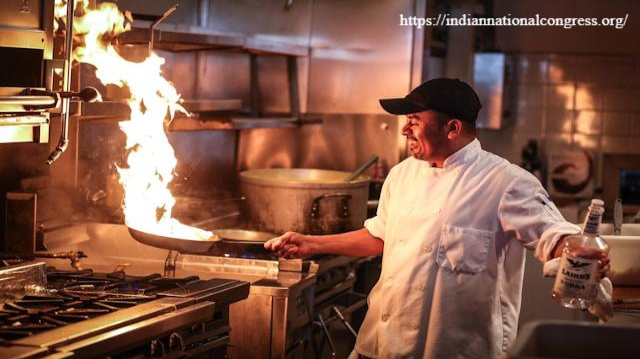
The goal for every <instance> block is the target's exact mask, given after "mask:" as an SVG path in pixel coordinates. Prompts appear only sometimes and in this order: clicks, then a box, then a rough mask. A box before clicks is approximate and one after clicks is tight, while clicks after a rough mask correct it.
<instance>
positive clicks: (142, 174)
mask: <svg viewBox="0 0 640 359" xmlns="http://www.w3.org/2000/svg"><path fill="white" fill-rule="evenodd" d="M81 6H83V8H82V9H83V10H82V12H83V15H82V16H77V17H74V24H73V25H74V26H73V28H74V36H76V37H80V38H81V42H82V43H83V45H82V46H78V47H76V48H75V50H74V53H73V57H74V60H76V61H78V62H83V63H87V64H91V65H93V66H95V67H96V76H97V78H98V79H99V80H100V81H101V82H102V83H103V84H105V85H108V84H111V85H116V86H120V87H123V86H126V87H127V88H128V89H129V91H130V93H131V97H130V99H129V107H130V108H131V115H130V118H129V120H128V121H122V122H120V123H119V124H120V129H121V130H122V131H123V132H124V133H125V134H126V136H127V142H126V148H127V150H128V151H129V156H128V158H127V164H128V166H129V167H128V168H118V173H119V174H120V183H121V184H122V186H123V188H124V206H123V209H124V215H125V222H126V224H127V226H129V227H132V228H135V229H137V230H141V231H144V232H147V233H153V234H157V235H162V236H168V237H174V238H183V239H194V240H206V239H208V238H210V237H211V236H212V233H211V232H207V231H204V230H202V229H199V228H195V227H191V226H187V225H184V224H182V223H180V222H179V221H178V220H176V219H175V218H172V217H171V209H172V208H173V206H174V204H175V199H174V197H173V196H172V195H171V192H170V191H169V189H168V188H167V185H168V184H169V183H170V182H171V180H172V179H173V174H174V169H175V167H176V162H177V161H176V157H175V155H174V152H173V147H171V144H170V143H169V140H168V139H167V136H166V133H165V130H164V121H165V119H166V118H167V116H169V117H170V118H173V116H174V114H175V113H176V112H183V113H186V111H185V109H184V108H183V107H182V106H180V104H179V103H178V102H179V100H180V95H179V94H178V93H177V92H176V89H175V88H174V87H173V86H172V85H171V83H169V81H167V80H166V79H165V78H164V77H162V74H161V67H162V65H163V64H164V59H163V58H161V57H159V56H158V55H156V54H155V53H153V54H150V55H149V57H147V58H146V59H145V60H144V61H143V62H131V61H127V60H126V59H124V58H122V57H121V56H120V54H118V52H117V51H116V49H115V48H114V47H113V46H112V44H111V42H110V41H109V40H108V39H109V38H113V37H114V36H117V35H118V34H120V33H123V32H125V31H127V30H129V26H128V23H127V21H126V19H125V16H124V14H123V13H122V12H121V11H120V10H118V7H117V6H116V4H113V3H101V4H99V5H98V6H97V7H96V8H95V9H90V8H88V7H86V6H85V5H84V4H82V5H81ZM76 9H78V8H76ZM60 12H62V11H60Z"/></svg>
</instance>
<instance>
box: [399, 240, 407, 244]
mask: <svg viewBox="0 0 640 359" xmlns="http://www.w3.org/2000/svg"><path fill="white" fill-rule="evenodd" d="M406 242H407V241H405V240H404V239H398V243H400V244H405V243H406Z"/></svg>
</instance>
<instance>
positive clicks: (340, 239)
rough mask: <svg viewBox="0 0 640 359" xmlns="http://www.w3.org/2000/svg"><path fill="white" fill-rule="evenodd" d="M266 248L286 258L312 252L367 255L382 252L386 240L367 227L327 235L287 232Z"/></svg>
mask: <svg viewBox="0 0 640 359" xmlns="http://www.w3.org/2000/svg"><path fill="white" fill-rule="evenodd" d="M264 247H265V248H266V249H270V250H273V251H276V252H278V255H279V256H281V257H285V258H300V257H306V256H309V255H312V254H338V255H344V256H352V257H366V256H375V255H380V254H382V249H383V247H384V242H383V241H382V240H381V239H380V238H377V237H374V236H373V235H371V233H369V231H368V230H367V229H366V228H361V229H358V230H356V231H352V232H347V233H340V234H331V235H325V236H312V235H303V234H300V233H296V232H287V233H285V234H283V235H281V236H280V237H277V238H274V239H271V240H269V241H267V242H266V243H265V244H264Z"/></svg>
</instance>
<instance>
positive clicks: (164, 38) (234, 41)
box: [118, 22, 244, 51]
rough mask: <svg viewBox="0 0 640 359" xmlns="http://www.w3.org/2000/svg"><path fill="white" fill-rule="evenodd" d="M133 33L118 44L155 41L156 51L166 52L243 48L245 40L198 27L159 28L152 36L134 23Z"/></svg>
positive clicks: (138, 43) (127, 33) (126, 34)
mask: <svg viewBox="0 0 640 359" xmlns="http://www.w3.org/2000/svg"><path fill="white" fill-rule="evenodd" d="M134 25H137V26H136V27H134V28H133V29H132V30H131V31H127V32H125V33H122V34H121V35H119V36H118V43H119V44H122V45H141V44H149V43H150V41H153V47H154V49H158V50H165V51H197V50H213V49H228V48H242V46H243V45H244V39H243V38H242V37H239V36H233V35H225V34H215V33H211V32H210V31H208V30H207V29H202V28H199V27H196V26H189V27H186V28H185V27H184V26H182V27H181V28H180V29H176V27H175V26H173V25H165V26H158V27H157V29H155V30H154V32H153V37H151V36H150V31H149V30H148V29H147V28H143V27H140V26H141V23H139V22H134Z"/></svg>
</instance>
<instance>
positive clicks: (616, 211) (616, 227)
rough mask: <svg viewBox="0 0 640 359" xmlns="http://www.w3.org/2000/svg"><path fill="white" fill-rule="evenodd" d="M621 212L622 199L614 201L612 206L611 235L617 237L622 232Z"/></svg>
mask: <svg viewBox="0 0 640 359" xmlns="http://www.w3.org/2000/svg"><path fill="white" fill-rule="evenodd" d="M622 221H623V212H622V199H620V198H618V199H616V203H615V204H614V206H613V234H614V235H616V236H618V235H620V231H621V230H622Z"/></svg>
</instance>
